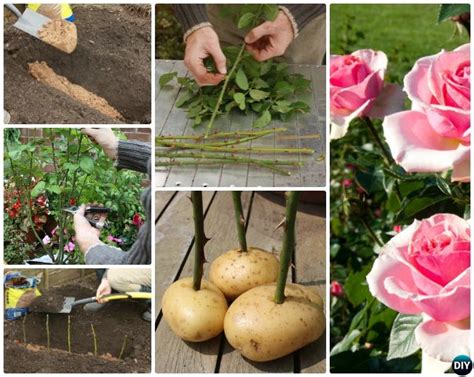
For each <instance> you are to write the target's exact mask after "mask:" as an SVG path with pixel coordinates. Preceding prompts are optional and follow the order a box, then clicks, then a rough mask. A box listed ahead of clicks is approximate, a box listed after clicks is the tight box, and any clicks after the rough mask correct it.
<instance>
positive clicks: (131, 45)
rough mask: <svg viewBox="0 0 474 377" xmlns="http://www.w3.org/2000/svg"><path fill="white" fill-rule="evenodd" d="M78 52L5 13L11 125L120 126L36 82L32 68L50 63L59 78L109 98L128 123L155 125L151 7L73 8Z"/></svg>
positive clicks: (6, 61) (8, 104) (7, 97)
mask: <svg viewBox="0 0 474 377" xmlns="http://www.w3.org/2000/svg"><path fill="white" fill-rule="evenodd" d="M73 8H74V13H75V16H76V21H75V24H76V26H77V32H78V46H77V48H76V50H75V51H74V52H73V53H71V54H66V53H64V52H61V51H59V50H57V49H55V48H54V47H52V46H49V45H47V44H45V43H43V42H41V41H40V40H38V39H36V38H33V37H31V36H30V35H28V34H26V33H24V32H22V31H20V30H17V29H16V28H14V27H13V26H12V25H13V23H14V22H15V18H14V17H12V16H11V14H10V13H9V12H5V14H6V17H5V19H4V24H5V35H4V37H5V42H4V53H5V76H4V79H5V105H4V106H5V109H6V110H7V111H9V112H10V115H11V121H10V123H29V124H31V123H38V124H92V123H116V121H115V120H114V119H111V118H109V117H107V116H105V115H102V114H101V113H99V112H98V111H96V110H93V109H91V108H90V107H88V106H85V105H82V104H81V103H78V102H76V101H74V100H72V99H71V98H69V97H67V96H65V95H64V94H63V93H61V92H59V91H57V90H55V89H52V88H49V87H47V86H45V85H43V84H42V83H40V82H38V81H36V80H35V79H33V77H32V76H31V75H30V74H29V73H28V69H27V65H28V63H31V62H34V61H45V62H46V63H47V64H48V65H49V66H50V67H51V68H52V69H53V70H54V71H55V72H56V73H57V74H59V75H61V76H65V77H66V78H68V79H69V81H71V82H72V83H74V84H78V85H81V86H82V87H84V88H85V89H87V90H89V91H91V92H93V93H95V94H97V95H98V96H101V97H103V98H105V99H106V100H107V101H108V102H109V104H110V105H111V106H113V107H114V108H115V109H117V110H118V111H119V112H120V113H121V114H122V115H123V116H124V117H125V119H126V122H127V123H150V122H151V34H150V31H151V18H150V9H151V7H150V6H149V5H134V6H122V5H74V6H73Z"/></svg>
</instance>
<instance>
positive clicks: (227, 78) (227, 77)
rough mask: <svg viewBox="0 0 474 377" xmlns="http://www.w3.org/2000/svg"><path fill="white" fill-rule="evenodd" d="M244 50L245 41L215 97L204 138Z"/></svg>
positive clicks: (212, 122)
mask: <svg viewBox="0 0 474 377" xmlns="http://www.w3.org/2000/svg"><path fill="white" fill-rule="evenodd" d="M244 50H245V43H242V47H240V51H239V54H238V55H237V58H236V59H235V62H234V65H233V66H232V68H231V70H230V72H229V74H228V75H227V76H226V78H225V80H224V84H223V85H222V89H221V92H220V94H219V98H218V99H217V103H216V106H215V107H214V110H213V111H212V115H211V119H210V120H209V123H208V124H207V127H206V133H205V134H204V139H207V137H208V135H209V132H211V129H212V126H213V124H214V120H215V119H216V116H217V113H218V112H219V107H221V103H222V99H223V98H224V93H225V90H226V89H227V85H228V84H229V80H230V78H231V77H232V75H233V74H234V72H235V70H236V69H237V66H238V65H239V63H240V59H242V54H243V53H244Z"/></svg>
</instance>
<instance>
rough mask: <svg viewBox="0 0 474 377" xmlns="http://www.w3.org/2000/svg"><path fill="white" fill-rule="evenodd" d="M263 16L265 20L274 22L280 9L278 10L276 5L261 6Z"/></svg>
mask: <svg viewBox="0 0 474 377" xmlns="http://www.w3.org/2000/svg"><path fill="white" fill-rule="evenodd" d="M263 7H264V8H263V14H264V15H265V19H266V20H267V21H275V19H276V18H277V16H278V12H279V11H280V9H279V8H278V5H276V4H265V5H264V6H263Z"/></svg>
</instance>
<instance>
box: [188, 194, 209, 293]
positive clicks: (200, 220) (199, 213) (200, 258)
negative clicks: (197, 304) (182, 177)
mask: <svg viewBox="0 0 474 377" xmlns="http://www.w3.org/2000/svg"><path fill="white" fill-rule="evenodd" d="M191 201H192V204H193V219H194V266H193V289H194V290H195V291H199V290H200V289H201V280H202V275H203V265H204V262H205V260H206V258H205V256H204V245H205V244H206V242H207V238H206V235H205V234H204V212H203V208H202V191H192V192H191Z"/></svg>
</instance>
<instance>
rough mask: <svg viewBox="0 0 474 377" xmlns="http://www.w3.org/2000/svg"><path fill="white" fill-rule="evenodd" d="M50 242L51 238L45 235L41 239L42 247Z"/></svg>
mask: <svg viewBox="0 0 474 377" xmlns="http://www.w3.org/2000/svg"><path fill="white" fill-rule="evenodd" d="M50 242H51V237H50V236H48V235H46V236H44V237H43V245H47V244H49V243H50Z"/></svg>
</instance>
